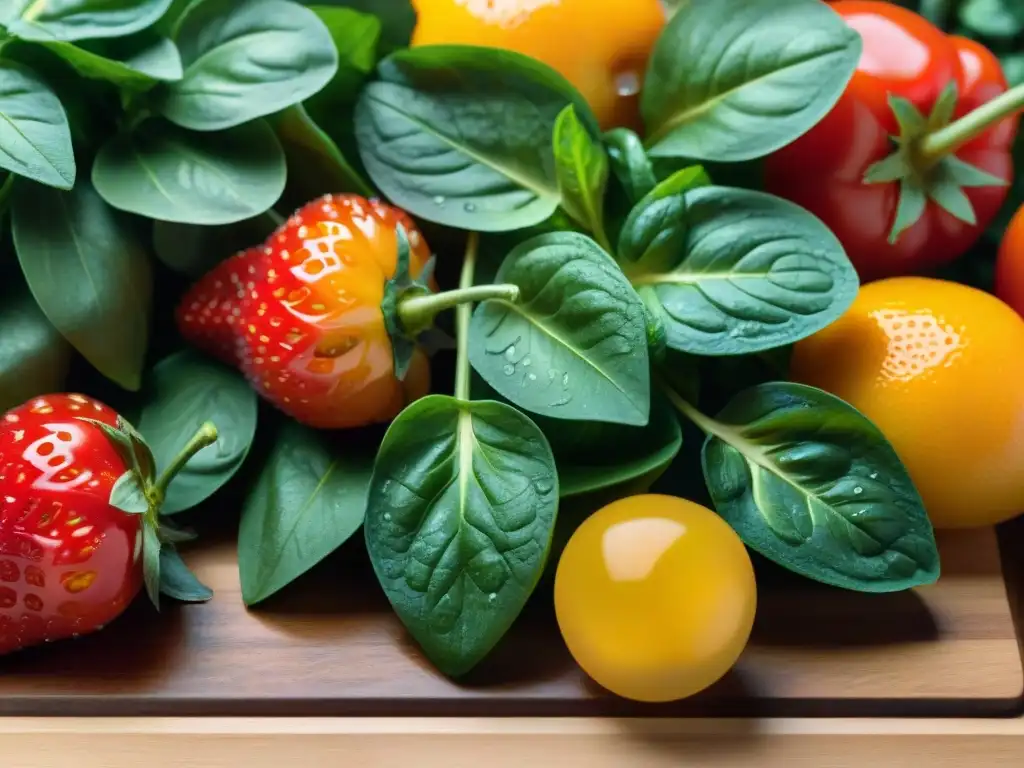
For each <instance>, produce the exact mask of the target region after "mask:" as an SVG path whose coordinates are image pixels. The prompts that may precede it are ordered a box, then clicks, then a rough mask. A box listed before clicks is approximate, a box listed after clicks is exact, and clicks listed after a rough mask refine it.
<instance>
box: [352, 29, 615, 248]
mask: <svg viewBox="0 0 1024 768" xmlns="http://www.w3.org/2000/svg"><path fill="white" fill-rule="evenodd" d="M379 74H380V81H379V82H374V83H370V85H368V86H367V87H366V88H365V89H364V90H363V93H362V96H361V97H360V100H359V103H358V104H357V106H356V138H357V140H358V142H359V151H360V154H361V156H362V159H363V164H364V165H365V166H366V170H367V172H368V173H369V174H370V178H371V179H372V180H373V181H374V183H375V184H376V185H377V186H378V187H379V188H380V189H381V191H383V192H384V194H385V195H387V197H388V198H390V199H391V200H392V201H393V202H394V203H395V204H396V205H398V206H400V207H402V208H404V209H405V210H407V211H409V212H410V213H412V214H413V215H415V216H418V217H420V218H423V219H427V220H429V221H434V222H437V223H439V224H445V225H448V226H451V227H456V228H459V229H467V230H475V231H480V232H500V231H509V230H515V229H522V228H524V227H529V226H532V225H534V224H539V223H540V222H542V221H544V220H545V219H547V218H548V217H549V216H551V215H552V214H553V213H554V212H555V210H556V209H557V208H558V205H559V202H560V200H561V195H560V193H559V189H558V180H557V178H556V174H555V160H554V153H553V151H552V142H551V136H552V135H553V131H554V126H555V121H556V119H557V118H558V115H559V113H561V111H562V110H563V109H564V108H565V107H566V106H567V105H568V104H572V105H574V106H575V107H576V111H577V115H578V116H579V118H580V119H581V120H582V121H583V123H584V125H585V126H586V127H587V128H588V129H590V130H591V131H593V132H594V134H595V135H596V131H597V127H596V122H595V120H594V118H593V115H592V114H591V112H590V109H589V107H588V106H587V105H586V103H585V102H584V101H583V98H582V97H581V96H580V95H579V94H578V93H577V92H576V91H575V89H574V88H573V87H572V86H571V85H570V84H569V83H568V82H567V81H566V80H565V79H564V78H563V77H562V76H561V75H559V74H558V73H556V72H555V71H554V70H552V69H550V68H549V67H547V66H545V65H544V64H541V63H540V62H538V61H535V60H533V59H530V58H527V57H525V56H522V55H520V54H517V53H512V52H510V51H503V50H499V49H495V48H474V47H468V46H436V45H432V46H424V47H422V48H413V49H410V50H407V51H400V52H398V53H395V54H392V55H391V56H390V57H389V58H387V59H385V60H384V61H383V62H381V64H380V67H379Z"/></svg>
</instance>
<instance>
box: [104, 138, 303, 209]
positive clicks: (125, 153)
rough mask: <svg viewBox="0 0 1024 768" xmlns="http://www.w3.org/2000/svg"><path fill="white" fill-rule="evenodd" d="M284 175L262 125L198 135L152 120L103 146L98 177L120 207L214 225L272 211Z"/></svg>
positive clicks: (107, 195) (277, 144)
mask: <svg viewBox="0 0 1024 768" xmlns="http://www.w3.org/2000/svg"><path fill="white" fill-rule="evenodd" d="M286 173H287V170H286V166H285V158H284V151H283V150H282V149H281V144H280V142H278V140H277V137H276V136H275V135H274V131H273V129H272V128H271V127H270V126H269V125H268V124H267V123H266V121H264V120H257V121H255V122H252V123H247V124H245V125H241V126H239V127H237V128H232V129H230V130H227V131H220V132H217V133H192V132H189V131H184V130H182V129H181V128H178V127H176V126H173V125H171V124H170V123H167V122H165V121H163V120H160V119H151V120H147V121H146V122H144V123H143V124H142V125H140V126H139V127H138V128H136V129H135V131H133V132H132V133H130V134H121V135H119V136H116V137H114V138H113V139H111V140H110V141H109V142H108V143H107V144H106V145H104V147H103V148H102V149H101V150H100V152H99V154H98V155H97V156H96V163H95V164H94V165H93V169H92V178H93V183H94V184H95V185H96V189H97V190H98V191H99V193H100V194H101V195H103V197H104V199H105V200H106V201H107V202H108V203H110V204H111V205H113V206H114V207H115V208H120V209H121V210H123V211H128V212H130V213H137V214H139V215H140V216H147V217H149V218H152V219H158V220H161V221H175V222H180V223H183V224H206V225H215V224H232V223H234V222H236V221H241V220H242V219H248V218H252V217H253V216H256V215H257V214H260V213H263V212H264V211H266V210H267V209H268V208H270V207H271V206H272V205H273V204H274V203H275V202H277V199H278V198H279V197H280V196H281V193H282V192H283V191H284V185H285V178H286Z"/></svg>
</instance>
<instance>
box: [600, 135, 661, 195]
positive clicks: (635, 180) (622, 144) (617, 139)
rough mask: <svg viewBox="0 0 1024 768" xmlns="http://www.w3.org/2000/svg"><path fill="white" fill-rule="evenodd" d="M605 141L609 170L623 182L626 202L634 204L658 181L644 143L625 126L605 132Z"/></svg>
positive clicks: (620, 182)
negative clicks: (609, 162) (609, 163)
mask: <svg viewBox="0 0 1024 768" xmlns="http://www.w3.org/2000/svg"><path fill="white" fill-rule="evenodd" d="M604 143H605V146H606V147H607V150H608V157H609V159H610V161H611V169H612V172H613V173H614V174H615V177H616V178H617V179H618V180H619V184H621V185H622V188H623V190H624V191H625V193H626V197H627V199H628V200H629V203H630V204H631V205H635V204H636V203H638V202H639V201H640V199H641V198H643V197H645V196H646V195H647V194H649V193H650V192H651V190H652V189H654V187H655V185H656V184H657V183H658V180H657V179H656V178H655V176H654V167H653V166H652V165H651V160H650V158H648V157H647V151H646V150H645V149H644V145H643V142H642V141H641V140H640V137H639V136H637V135H636V133H634V132H633V131H631V130H629V129H628V128H615V129H613V130H611V131H608V133H606V134H605V135H604Z"/></svg>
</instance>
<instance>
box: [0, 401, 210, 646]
mask: <svg viewBox="0 0 1024 768" xmlns="http://www.w3.org/2000/svg"><path fill="white" fill-rule="evenodd" d="M211 430H212V434H211ZM214 439H216V430H213V429H212V425H209V429H208V430H206V431H204V432H203V433H202V434H201V435H200V436H198V437H197V440H196V441H194V445H192V446H190V449H189V450H190V451H191V452H193V453H194V452H195V451H196V450H199V448H201V447H203V446H205V445H209V444H210V443H211V442H213V440H214ZM188 455H191V453H189V454H188ZM153 475H154V467H153V458H152V454H151V453H150V451H149V448H148V447H146V445H145V443H144V442H143V441H142V438H141V437H139V435H138V434H137V433H136V432H135V430H134V429H132V428H131V426H130V425H128V424H127V423H126V422H125V421H124V420H123V419H121V418H120V417H119V416H118V415H117V414H116V413H115V412H114V411H113V410H111V409H110V408H108V407H107V406H105V405H103V404H102V403H99V402H97V401H95V400H92V399H91V398H88V397H85V396H83V395H75V394H71V395H66V394H59V395H48V396H45V397H39V398H37V399H35V400H33V401H31V402H29V403H26V404H25V405H22V406H20V407H18V408H15V409H14V410H12V411H9V412H8V413H7V414H5V415H4V416H3V417H2V418H0V654H3V653H8V652H10V651H14V650H17V649H20V648H25V647H27V646H30V645H36V644H38V643H41V642H44V641H50V640H59V639H62V638H66V637H74V636H77V635H79V634H84V633H86V632H92V631H94V630H97V629H100V628H102V627H103V626H104V625H105V624H107V623H108V622H109V621H111V620H112V619H114V618H116V617H117V616H119V615H120V614H121V612H122V611H124V609H125V608H126V607H127V606H128V604H129V603H130V602H131V601H132V600H133V599H134V597H135V595H136V594H137V593H138V591H139V589H140V588H141V586H142V585H143V583H145V584H146V587H147V589H148V590H149V591H150V595H151V597H153V599H154V600H156V599H157V594H158V591H159V564H160V558H161V544H162V539H164V540H167V541H172V540H173V538H168V537H173V531H172V530H171V529H161V530H158V529H157V522H156V521H157V513H158V507H159V502H160V499H161V498H162V496H161V493H162V491H161V489H165V488H166V483H167V481H168V480H169V478H166V479H164V478H161V480H160V481H157V482H156V483H154V482H153V480H154V477H153ZM164 554H165V555H167V554H169V551H165V553H164Z"/></svg>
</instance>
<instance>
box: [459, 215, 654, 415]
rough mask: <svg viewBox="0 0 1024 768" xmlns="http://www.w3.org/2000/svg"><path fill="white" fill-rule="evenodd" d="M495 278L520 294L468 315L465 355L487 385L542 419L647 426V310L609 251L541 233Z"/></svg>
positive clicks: (571, 235)
mask: <svg viewBox="0 0 1024 768" xmlns="http://www.w3.org/2000/svg"><path fill="white" fill-rule="evenodd" d="M496 282H498V283H512V284H514V285H517V286H519V290H520V299H519V301H517V302H514V303H513V302H509V301H503V300H497V299H494V300H489V301H485V302H483V303H481V304H480V305H479V306H478V307H477V308H476V311H475V312H474V313H473V320H472V326H471V335H470V339H469V359H470V362H471V363H472V365H473V367H474V368H475V369H476V371H477V373H479V374H480V376H481V377H482V378H483V379H484V380H485V381H486V382H487V383H488V384H490V385H491V386H492V387H493V388H494V389H495V390H496V391H497V392H498V393H500V394H501V396H502V397H504V398H506V399H507V400H509V401H510V402H512V403H514V404H515V405H517V406H519V407H520V408H524V409H526V410H528V411H532V412H533V413H539V414H542V415H544V416H552V417H554V418H558V419H576V420H584V421H608V422H614V423H620V424H634V425H641V426H642V425H644V424H646V423H647V419H648V415H649V411H650V404H651V383H650V364H649V358H648V353H647V337H646V326H645V317H644V307H643V303H642V302H641V301H640V298H639V296H637V294H636V292H635V291H634V290H633V289H632V288H631V287H630V285H629V281H628V280H627V279H626V277H625V275H623V274H622V271H621V270H620V269H619V268H618V267H617V266H616V265H615V263H614V262H613V261H612V259H611V257H610V256H609V255H608V254H607V253H605V252H604V251H603V250H601V248H600V247H599V246H598V245H597V244H596V243H595V242H594V241H593V240H591V239H590V238H588V237H587V236H586V235H582V234H578V233H575V232H558V233H554V234H550V235H541V236H539V237H536V238H533V239H531V240H528V241H527V242H525V243H523V244H521V245H519V246H517V247H516V248H514V249H513V250H512V252H511V253H510V254H509V255H508V257H507V258H506V259H505V261H504V263H503V264H502V266H501V268H500V269H499V270H498V275H497V278H496Z"/></svg>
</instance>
